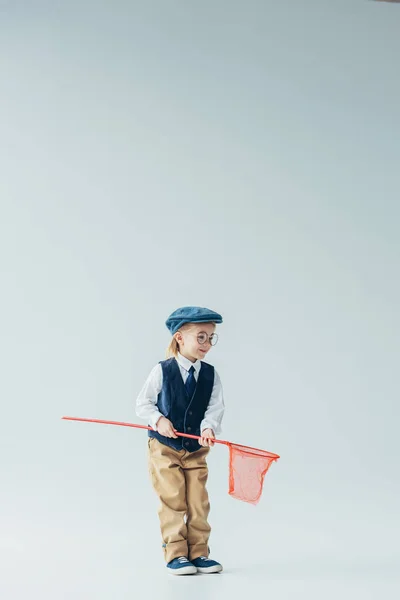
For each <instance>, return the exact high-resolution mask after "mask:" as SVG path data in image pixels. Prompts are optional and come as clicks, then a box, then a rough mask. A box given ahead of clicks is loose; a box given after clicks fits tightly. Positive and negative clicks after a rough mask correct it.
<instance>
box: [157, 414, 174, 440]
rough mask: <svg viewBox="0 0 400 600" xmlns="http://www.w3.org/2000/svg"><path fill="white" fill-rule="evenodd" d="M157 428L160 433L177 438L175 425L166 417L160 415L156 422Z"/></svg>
mask: <svg viewBox="0 0 400 600" xmlns="http://www.w3.org/2000/svg"><path fill="white" fill-rule="evenodd" d="M156 430H157V432H158V433H159V434H160V435H164V436H165V437H168V438H177V437H178V436H177V435H176V433H175V429H174V426H173V425H172V423H171V421H169V420H168V419H167V418H166V417H160V418H159V419H158V421H157V424H156Z"/></svg>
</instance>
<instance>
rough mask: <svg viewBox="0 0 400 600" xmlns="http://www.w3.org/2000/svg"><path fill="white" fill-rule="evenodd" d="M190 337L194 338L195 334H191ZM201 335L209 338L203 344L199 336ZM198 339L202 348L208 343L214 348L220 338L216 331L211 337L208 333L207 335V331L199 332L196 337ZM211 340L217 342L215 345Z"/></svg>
mask: <svg viewBox="0 0 400 600" xmlns="http://www.w3.org/2000/svg"><path fill="white" fill-rule="evenodd" d="M189 335H192V336H194V335H195V334H194V333H189ZM201 335H205V336H207V338H206V339H205V340H204V342H201V341H200V340H199V336H201ZM196 338H197V342H198V343H199V344H200V345H201V346H202V345H203V344H205V343H206V342H209V343H210V346H212V347H214V346H215V345H216V344H217V342H218V339H219V336H218V333H215V331H214V332H213V333H212V334H211V335H208V333H207V332H206V331H200V332H199V333H198V334H197V335H196ZM211 339H212V340H215V344H213V343H212V341H211Z"/></svg>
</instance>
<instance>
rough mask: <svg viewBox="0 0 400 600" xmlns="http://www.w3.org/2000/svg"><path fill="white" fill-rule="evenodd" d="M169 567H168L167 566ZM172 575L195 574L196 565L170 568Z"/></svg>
mask: <svg viewBox="0 0 400 600" xmlns="http://www.w3.org/2000/svg"><path fill="white" fill-rule="evenodd" d="M167 568H168V567H167ZM168 573H169V574H170V575H195V574H196V573H197V569H196V567H193V566H192V567H181V568H180V569H168Z"/></svg>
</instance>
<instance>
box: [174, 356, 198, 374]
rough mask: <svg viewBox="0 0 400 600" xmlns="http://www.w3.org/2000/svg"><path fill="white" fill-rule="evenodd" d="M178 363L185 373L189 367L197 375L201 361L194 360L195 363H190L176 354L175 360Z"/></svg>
mask: <svg viewBox="0 0 400 600" xmlns="http://www.w3.org/2000/svg"><path fill="white" fill-rule="evenodd" d="M176 360H177V361H178V363H179V364H180V365H181V367H183V368H184V369H185V370H186V371H189V369H190V367H194V369H195V371H196V372H197V373H199V371H200V369H201V361H200V360H196V362H194V363H192V362H191V361H190V360H189V359H188V358H185V357H184V356H182V354H181V353H180V352H178V356H177V358H176Z"/></svg>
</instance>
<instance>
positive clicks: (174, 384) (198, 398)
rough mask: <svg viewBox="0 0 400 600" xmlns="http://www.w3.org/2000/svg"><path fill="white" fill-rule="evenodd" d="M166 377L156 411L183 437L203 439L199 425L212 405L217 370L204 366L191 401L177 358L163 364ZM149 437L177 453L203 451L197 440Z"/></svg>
mask: <svg viewBox="0 0 400 600" xmlns="http://www.w3.org/2000/svg"><path fill="white" fill-rule="evenodd" d="M160 365H161V368H162V373H163V384H162V389H161V391H160V393H159V394H158V400H157V409H158V410H159V411H160V413H161V414H162V415H164V417H166V418H167V419H169V420H170V421H171V423H172V424H173V426H174V427H175V429H176V430H177V431H179V432H180V433H189V434H190V435H200V434H201V433H200V425H201V422H202V420H203V419H204V414H205V412H206V410H207V407H208V403H209V402H210V398H211V394H212V391H213V387H214V367H212V366H211V365H209V364H208V363H204V362H202V363H201V369H200V372H199V377H198V379H197V385H196V389H195V392H194V394H193V398H191V399H190V398H189V396H188V393H187V391H186V388H185V384H184V383H183V379H182V375H181V372H180V369H179V365H178V363H177V361H176V359H175V358H169V359H168V360H163V361H161V362H160ZM149 437H153V438H156V439H157V440H158V441H159V442H161V443H162V444H166V445H167V446H170V447H171V448H174V449H175V450H182V449H184V450H188V452H195V451H196V450H199V449H200V448H201V446H200V444H199V443H198V441H197V440H192V439H190V438H182V437H178V438H177V439H174V438H167V437H165V436H164V435H160V434H159V433H158V432H157V431H153V430H150V431H149Z"/></svg>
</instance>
